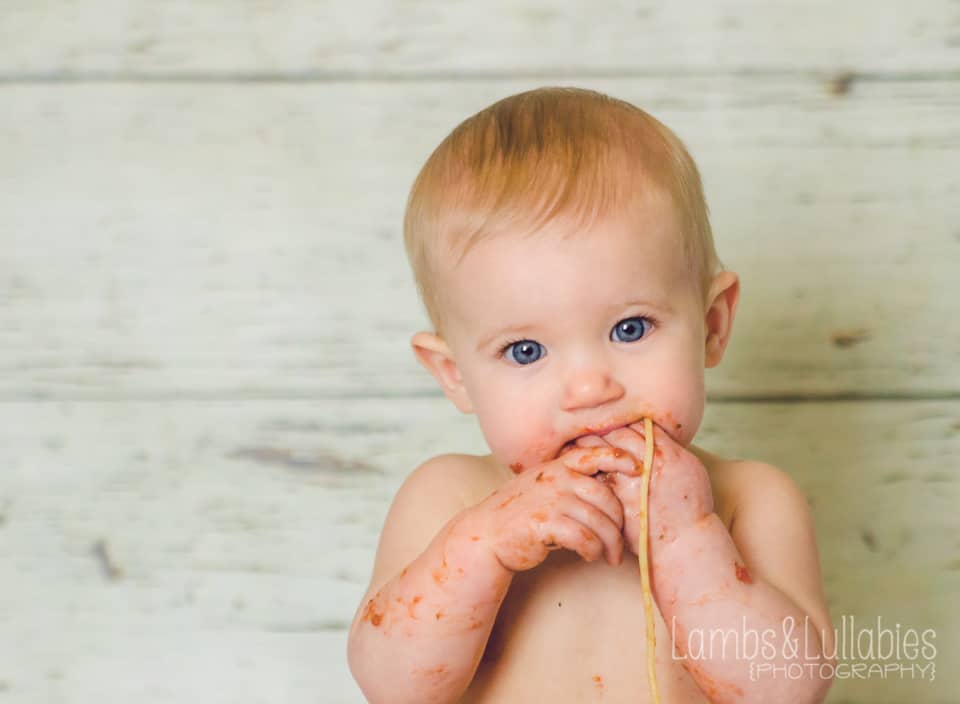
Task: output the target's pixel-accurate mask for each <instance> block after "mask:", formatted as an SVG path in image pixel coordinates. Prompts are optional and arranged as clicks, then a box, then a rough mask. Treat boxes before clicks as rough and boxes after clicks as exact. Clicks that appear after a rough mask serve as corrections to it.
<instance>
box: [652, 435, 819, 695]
mask: <svg viewBox="0 0 960 704" xmlns="http://www.w3.org/2000/svg"><path fill="white" fill-rule="evenodd" d="M656 439H657V447H658V448H660V447H663V450H664V455H663V461H662V462H661V463H660V464H659V465H657V464H656V463H655V468H654V472H653V476H652V483H653V484H660V487H659V491H657V492H656V494H654V492H653V489H652V488H651V505H650V528H651V531H650V548H651V550H650V559H651V564H652V566H653V567H652V572H653V585H654V592H655V594H656V597H657V603H658V604H659V605H660V609H661V612H662V613H663V617H664V619H665V621H666V623H667V627H668V629H670V631H671V634H672V636H673V637H674V645H675V647H676V649H677V651H678V652H679V653H680V655H681V657H685V658H686V660H685V662H684V666H685V667H686V668H687V670H688V671H689V672H690V673H691V675H692V676H693V677H694V678H695V679H696V680H697V683H698V685H699V686H700V687H701V689H703V691H704V692H705V693H706V694H707V695H708V696H709V697H710V699H711V701H713V702H715V703H717V704H720V703H723V702H769V701H784V702H786V701H789V702H796V703H798V704H799V703H803V702H820V701H822V700H823V698H824V697H825V696H826V692H827V690H828V689H829V687H830V684H831V681H832V676H831V675H830V673H831V672H832V668H831V667H824V668H821V667H820V665H821V664H827V663H829V662H830V661H829V660H828V659H826V658H825V657H823V652H824V651H826V652H831V651H832V629H831V627H830V617H829V613H828V611H827V608H826V605H825V599H824V598H823V592H822V589H821V586H820V570H819V565H818V559H817V552H816V542H815V539H814V533H813V523H812V520H811V518H810V515H809V510H808V509H807V503H806V499H805V498H804V496H803V494H802V493H801V492H800V491H799V490H798V489H797V488H796V486H795V485H794V483H793V481H792V480H791V479H790V478H789V476H787V475H786V474H784V473H783V472H781V471H780V470H778V469H776V468H775V467H771V466H770V465H764V464H760V463H747V464H746V465H745V466H744V467H742V468H740V469H739V471H742V472H745V473H748V474H747V476H745V477H744V479H743V481H742V483H741V485H742V486H743V489H742V490H741V491H740V492H739V496H738V497H737V503H736V508H735V513H734V518H733V528H732V531H731V532H728V531H727V529H726V526H725V525H724V524H723V521H721V519H720V517H719V516H718V515H717V514H716V513H715V512H714V511H713V499H712V494H711V490H710V482H709V477H708V476H707V474H706V470H705V469H704V467H703V465H702V464H701V462H700V461H699V459H697V458H696V457H695V456H693V455H692V454H691V453H689V452H688V451H686V450H685V449H683V448H680V447H679V446H678V445H676V444H673V443H672V442H671V440H670V439H669V438H668V437H667V436H666V434H661V433H657V437H656ZM658 479H659V480H660V481H659V482H658V481H657V480H658ZM654 496H655V498H654ZM741 548H742V549H741ZM821 633H823V634H824V635H825V637H826V641H827V642H823V643H822V642H821ZM724 634H727V635H726V636H725V635H724ZM821 672H822V673H823V676H821Z"/></svg>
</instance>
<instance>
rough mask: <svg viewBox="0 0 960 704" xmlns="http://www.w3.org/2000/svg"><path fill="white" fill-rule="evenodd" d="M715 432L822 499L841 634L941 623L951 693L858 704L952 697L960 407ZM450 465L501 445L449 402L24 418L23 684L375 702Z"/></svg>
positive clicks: (731, 411)
mask: <svg viewBox="0 0 960 704" xmlns="http://www.w3.org/2000/svg"><path fill="white" fill-rule="evenodd" d="M696 442H697V444H698V445H700V446H702V447H706V448H707V449H710V450H712V451H714V452H718V453H720V454H723V455H726V456H729V457H746V458H751V459H760V460H765V461H768V462H772V463H774V464H777V465H778V466H781V467H782V468H784V469H785V470H786V471H788V472H790V474H791V475H792V476H793V477H794V478H795V479H796V481H797V482H798V484H799V485H800V486H801V488H803V490H804V491H805V492H806V494H807V495H808V497H809V498H810V501H811V503H812V510H813V515H814V519H815V521H816V525H817V531H818V537H819V541H820V550H821V558H822V561H823V568H824V581H825V585H826V591H827V595H828V598H829V600H830V606H831V611H832V614H833V617H834V619H835V620H836V621H837V622H838V623H837V626H838V627H839V621H840V619H841V617H842V616H844V615H846V616H848V617H849V616H853V617H855V618H856V619H857V621H858V622H860V623H861V624H863V625H866V624H868V622H870V621H873V622H875V621H876V618H877V616H881V617H882V618H883V620H884V623H888V622H889V623H894V622H896V621H899V622H900V623H902V624H904V628H907V627H911V628H917V629H920V630H922V629H924V628H928V627H932V628H936V630H937V640H936V644H937V647H938V648H939V652H940V657H939V659H938V661H937V662H938V666H939V668H940V670H939V671H938V677H937V679H936V680H935V681H934V682H933V683H932V684H927V683H921V682H910V681H908V680H904V681H899V680H898V681H886V682H884V681H881V680H878V679H875V678H874V679H871V680H867V681H861V682H856V681H848V682H838V683H837V685H836V689H835V693H834V701H858V702H874V701H907V700H909V701H922V702H933V701H948V700H949V697H951V696H953V693H954V691H955V687H956V675H955V673H953V672H951V671H950V667H949V665H950V662H951V653H956V652H957V648H958V647H960V613H958V612H957V610H956V608H955V605H956V594H957V590H958V588H960V542H958V540H957V535H958V528H960V519H958V517H957V512H956V505H957V502H958V501H960V480H958V478H957V476H956V472H955V469H956V467H957V463H958V461H960V404H958V403H956V402H919V401H918V402H913V403H907V404H904V403H885V402H872V403H863V402H858V403H802V404H796V403H793V404H764V403H761V404H737V403H732V404H718V405H709V406H708V408H707V414H706V416H705V418H704V422H703V424H702V426H701V430H700V433H699V434H698V436H697V439H696ZM443 452H472V453H483V452H485V446H484V443H483V439H482V436H481V435H480V432H479V430H478V429H477V427H476V424H475V422H474V419H473V418H472V417H471V416H466V415H461V414H459V413H458V412H457V411H456V410H455V409H454V408H453V406H451V405H450V404H449V403H448V402H447V401H446V400H445V399H396V400H389V399H374V400H366V401H365V400H351V401H319V402H318V401H289V400H288V401H278V402H269V401H250V402H238V401H233V400H225V401H210V402H198V401H184V402H172V401H161V402H129V401H127V402H120V403H117V402H100V403H98V402H86V403H72V402H10V401H8V402H5V403H2V404H0V466H2V467H3V468H4V470H3V472H0V585H2V588H0V633H3V634H4V637H3V638H2V639H0V691H2V692H3V694H4V695H5V696H6V700H7V701H12V702H16V703H17V704H20V703H21V702H37V701H50V702H90V701H120V700H121V699H123V698H128V699H130V698H132V699H133V700H135V701H137V702H144V703H152V702H156V703H157V704H160V703H161V702H163V703H166V702H169V701H210V700H211V699H212V700H214V701H233V702H253V701H283V702H313V701H318V700H320V701H325V702H359V701H362V699H361V698H360V696H359V693H358V691H357V690H356V688H355V686H354V685H353V684H352V680H351V678H350V676H349V672H348V670H347V667H346V659H345V652H346V651H345V648H346V641H345V638H346V628H347V626H348V625H349V622H350V620H351V619H352V617H353V613H354V609H355V608H356V607H357V605H358V604H359V600H360V598H361V596H362V594H363V591H364V589H365V587H366V584H367V580H368V579H369V574H370V569H371V566H372V559H373V552H374V549H375V547H376V542H377V536H378V534H379V530H380V527H381V525H382V521H383V518H384V517H385V515H386V510H387V507H388V506H389V501H390V499H391V497H392V496H393V494H394V492H395V491H396V489H397V487H398V486H399V485H400V483H401V481H402V480H403V478H404V477H405V476H406V475H407V474H408V473H409V472H410V471H411V470H412V469H413V468H414V467H415V466H416V465H417V464H419V463H420V462H422V461H423V460H425V459H426V458H428V457H431V456H433V455H436V454H440V453H443ZM101 541H102V542H103V544H104V546H105V548H104V549H105V556H106V559H105V557H104V556H103V555H97V554H96V551H95V550H94V546H95V545H96V544H97V543H99V542H101ZM638 578H639V577H638ZM4 688H5V690H4ZM328 692H329V694H328Z"/></svg>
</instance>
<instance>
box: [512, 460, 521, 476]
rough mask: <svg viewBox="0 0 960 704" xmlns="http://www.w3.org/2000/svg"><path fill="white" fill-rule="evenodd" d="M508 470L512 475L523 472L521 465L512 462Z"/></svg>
mask: <svg viewBox="0 0 960 704" xmlns="http://www.w3.org/2000/svg"><path fill="white" fill-rule="evenodd" d="M510 469H512V470H513V473H514V474H520V472H522V471H523V463H521V462H514V463H513V464H511V465H510Z"/></svg>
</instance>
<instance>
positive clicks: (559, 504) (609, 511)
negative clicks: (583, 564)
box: [469, 446, 635, 572]
mask: <svg viewBox="0 0 960 704" xmlns="http://www.w3.org/2000/svg"><path fill="white" fill-rule="evenodd" d="M634 467H635V464H634V461H633V458H632V457H631V456H630V454H629V453H627V452H624V451H623V450H620V449H617V448H614V447H610V446H604V447H585V448H572V449H570V450H569V451H568V452H565V453H564V454H563V455H562V456H560V457H557V458H555V459H553V460H550V461H548V462H545V463H543V464H541V465H538V466H535V467H531V468H530V469H527V470H525V471H524V472H522V473H521V474H518V475H517V476H515V477H513V478H512V479H510V481H508V482H507V483H506V484H504V485H503V486H502V487H501V488H500V489H498V490H497V491H495V492H493V493H492V494H491V495H490V496H488V497H487V498H485V499H484V500H483V501H481V502H480V503H479V504H477V505H476V506H474V507H472V508H471V509H470V510H469V512H470V514H471V515H470V520H471V521H476V525H477V526H478V528H477V529H476V530H478V531H481V532H483V533H484V538H485V539H486V540H487V542H488V544H489V545H490V546H491V547H492V549H493V552H494V553H495V554H496V557H497V559H499V561H500V563H501V564H502V565H503V566H504V567H506V568H507V569H508V570H511V571H514V572H518V571H523V570H529V569H531V568H533V567H536V566H537V565H539V564H540V563H541V562H543V561H544V560H545V559H546V557H547V554H548V553H549V552H550V551H551V550H556V549H558V548H567V549H568V550H574V551H576V552H577V553H578V554H579V555H580V557H582V558H583V559H584V560H586V561H587V562H592V561H594V560H596V559H597V558H598V557H600V556H601V555H605V556H606V558H607V561H608V562H609V563H610V564H611V565H618V564H620V563H621V562H622V561H623V535H622V534H621V530H622V528H623V509H622V507H621V505H620V502H619V501H618V500H617V498H616V496H614V494H613V491H612V490H611V488H610V487H608V486H605V485H604V484H602V483H601V482H598V481H597V480H596V479H594V478H593V477H592V475H594V474H596V473H597V472H601V471H612V472H618V471H633V469H634Z"/></svg>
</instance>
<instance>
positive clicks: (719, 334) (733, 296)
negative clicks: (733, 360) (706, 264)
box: [704, 271, 740, 369]
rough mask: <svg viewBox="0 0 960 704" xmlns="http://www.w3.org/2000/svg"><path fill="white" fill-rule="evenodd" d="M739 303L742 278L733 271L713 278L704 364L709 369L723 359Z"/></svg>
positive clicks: (706, 323) (706, 326)
mask: <svg viewBox="0 0 960 704" xmlns="http://www.w3.org/2000/svg"><path fill="white" fill-rule="evenodd" d="M739 302H740V277H739V276H737V275H736V274H735V273H734V272H732V271H721V272H720V273H719V274H717V275H716V276H715V277H714V278H713V283H712V284H711V285H710V293H709V294H708V295H707V310H706V313H705V318H704V326H705V332H706V335H705V343H704V344H705V346H706V349H705V354H704V364H705V366H706V367H707V368H708V369H709V368H711V367H715V366H717V365H718V364H720V360H721V359H723V352H724V350H726V348H727V343H729V342H730V333H731V332H732V330H733V316H734V315H735V314H736V312H737V304H738V303H739Z"/></svg>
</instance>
